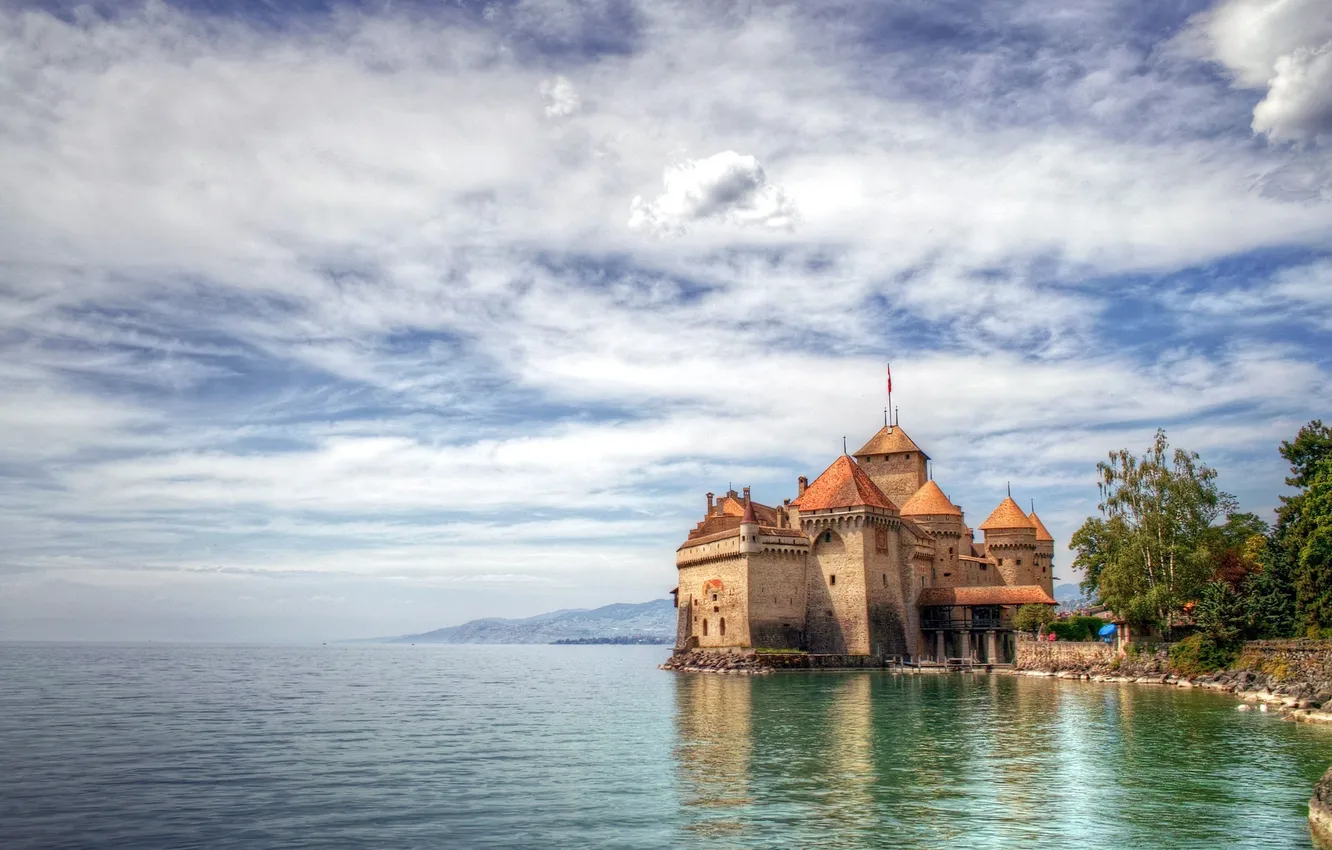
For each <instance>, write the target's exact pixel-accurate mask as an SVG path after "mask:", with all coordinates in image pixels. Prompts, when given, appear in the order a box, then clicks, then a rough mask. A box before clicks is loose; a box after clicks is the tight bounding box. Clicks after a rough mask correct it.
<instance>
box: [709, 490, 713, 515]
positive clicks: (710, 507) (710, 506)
mask: <svg viewBox="0 0 1332 850" xmlns="http://www.w3.org/2000/svg"><path fill="white" fill-rule="evenodd" d="M711 515H712V494H711V493H709V494H708V516H711Z"/></svg>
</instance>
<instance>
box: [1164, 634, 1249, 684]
mask: <svg viewBox="0 0 1332 850" xmlns="http://www.w3.org/2000/svg"><path fill="white" fill-rule="evenodd" d="M1238 656H1239V648H1238V647H1237V646H1235V645H1234V644H1232V643H1218V642H1216V641H1215V640H1213V639H1212V638H1211V637H1209V636H1208V635H1203V634H1196V635H1193V636H1192V637H1187V638H1185V639H1184V640H1182V641H1180V642H1179V643H1176V644H1175V645H1174V646H1172V647H1170V668H1171V669H1172V670H1174V671H1175V672H1176V673H1178V674H1180V675H1181V676H1196V675H1198V674H1199V673H1211V672H1212V671H1214V670H1223V669H1225V668H1226V667H1229V666H1230V665H1231V664H1232V663H1234V661H1235V659H1236V657H1238Z"/></svg>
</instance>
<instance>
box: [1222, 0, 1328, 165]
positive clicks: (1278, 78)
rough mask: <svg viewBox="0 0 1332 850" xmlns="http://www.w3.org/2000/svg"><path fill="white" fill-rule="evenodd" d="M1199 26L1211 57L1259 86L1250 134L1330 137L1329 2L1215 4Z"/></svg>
mask: <svg viewBox="0 0 1332 850" xmlns="http://www.w3.org/2000/svg"><path fill="white" fill-rule="evenodd" d="M1199 24H1200V25H1201V27H1202V29H1203V33H1204V35H1205V38H1206V39H1207V41H1208V42H1209V46H1210V52H1211V55H1212V57H1213V58H1214V59H1216V60H1217V61H1219V62H1221V63H1222V64H1224V65H1225V66H1226V67H1227V68H1229V69H1230V71H1231V73H1232V74H1233V75H1234V77H1235V81H1236V82H1237V83H1239V84H1240V85H1243V86H1245V87H1247V88H1266V89H1267V96H1266V97H1265V98H1263V100H1262V101H1261V102H1260V103H1259V104H1258V105H1257V106H1256V107H1254V111H1253V130H1254V132H1255V133H1262V134H1264V135H1266V136H1267V137H1268V138H1270V139H1272V140H1274V141H1296V142H1316V141H1319V140H1324V139H1327V138H1332V3H1328V2H1327V0H1222V2H1221V3H1219V4H1218V5H1217V6H1216V7H1215V8H1213V9H1212V10H1210V11H1209V12H1207V13H1205V14H1204V15H1202V16H1201V17H1200V19H1199Z"/></svg>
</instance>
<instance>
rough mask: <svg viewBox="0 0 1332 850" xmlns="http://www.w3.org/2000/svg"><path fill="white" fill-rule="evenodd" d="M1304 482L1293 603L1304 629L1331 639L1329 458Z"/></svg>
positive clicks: (1331, 477)
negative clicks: (1305, 483)
mask: <svg viewBox="0 0 1332 850" xmlns="http://www.w3.org/2000/svg"><path fill="white" fill-rule="evenodd" d="M1304 480H1305V481H1306V482H1307V485H1308V486H1307V487H1306V488H1305V490H1304V492H1303V493H1302V494H1300V496H1298V497H1296V498H1299V499H1300V517H1299V525H1300V530H1301V532H1302V533H1301V535H1300V539H1299V542H1300V544H1301V545H1300V549H1299V555H1298V558H1296V559H1295V602H1296V606H1297V610H1298V612H1299V615H1300V619H1301V622H1302V624H1303V626H1304V628H1305V630H1306V631H1307V632H1308V633H1309V634H1310V635H1318V636H1323V637H1327V636H1332V457H1327V458H1324V459H1322V460H1321V461H1319V462H1318V463H1317V466H1316V468H1315V469H1313V470H1311V472H1310V474H1309V475H1308V476H1306V477H1305V479H1304ZM1292 537H1293V535H1292ZM1289 542H1294V541H1293V540H1292V541H1288V543H1289Z"/></svg>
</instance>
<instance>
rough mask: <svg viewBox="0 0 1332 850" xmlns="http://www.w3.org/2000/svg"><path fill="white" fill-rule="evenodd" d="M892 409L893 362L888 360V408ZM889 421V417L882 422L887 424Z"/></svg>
mask: <svg viewBox="0 0 1332 850" xmlns="http://www.w3.org/2000/svg"><path fill="white" fill-rule="evenodd" d="M892 409H893V364H892V363H891V362H889V363H888V410H892ZM891 422H892V420H891V419H890V420H888V421H887V422H885V423H883V424H885V425H888V424H890V423H891Z"/></svg>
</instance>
